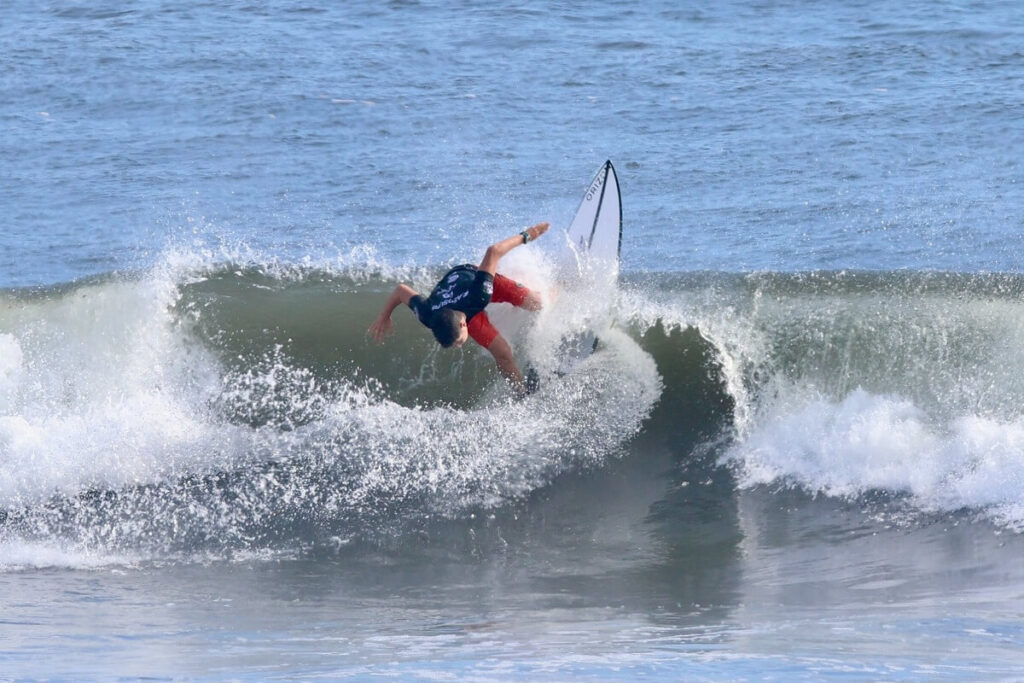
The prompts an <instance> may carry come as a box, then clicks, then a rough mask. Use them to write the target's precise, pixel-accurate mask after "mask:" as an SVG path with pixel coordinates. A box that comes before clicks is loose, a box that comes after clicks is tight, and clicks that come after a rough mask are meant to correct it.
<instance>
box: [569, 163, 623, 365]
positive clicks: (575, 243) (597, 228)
mask: <svg viewBox="0 0 1024 683" xmlns="http://www.w3.org/2000/svg"><path fill="white" fill-rule="evenodd" d="M565 236H566V245H567V247H568V252H569V254H570V256H569V257H567V258H566V259H564V261H563V264H564V265H565V266H566V267H565V268H563V269H562V278H561V279H562V285H563V287H565V288H566V289H568V290H573V289H576V290H579V289H597V290H601V289H614V287H615V286H616V285H617V283H618V279H619V253H620V252H621V249H622V202H621V201H620V197H619V179H618V176H616V175H615V167H614V166H612V162H611V161H606V162H604V165H603V166H601V168H600V169H599V170H598V172H597V175H595V176H594V179H593V180H592V181H591V182H590V185H589V186H587V190H586V192H585V193H584V195H583V200H582V201H581V202H580V206H579V208H578V209H577V210H576V216H575V217H574V218H573V219H572V223H570V224H569V229H568V230H567V231H566V234H565ZM594 293H595V294H596V295H597V296H601V297H607V296H608V295H609V294H610V292H608V291H596V292H594ZM580 294H581V293H580V292H577V295H580ZM602 300H605V301H607V300H608V299H607V298H605V299H602ZM609 325H611V310H610V309H604V310H599V311H596V312H594V314H593V315H589V316H588V320H587V324H586V329H585V330H584V331H582V332H578V333H576V334H573V335H570V336H568V337H566V338H565V339H563V340H562V343H561V344H560V345H559V351H558V357H559V359H560V362H559V364H558V369H557V371H556V372H557V374H559V375H564V374H566V373H568V372H569V371H570V370H571V369H572V368H573V366H575V365H576V364H577V363H578V362H579V361H581V360H583V359H584V358H586V357H587V356H589V355H590V354H591V353H593V352H594V350H595V349H596V348H597V345H598V335H599V333H600V332H602V331H603V330H604V329H606V328H607V327H608V326H609Z"/></svg>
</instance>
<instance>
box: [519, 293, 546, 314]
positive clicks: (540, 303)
mask: <svg viewBox="0 0 1024 683" xmlns="http://www.w3.org/2000/svg"><path fill="white" fill-rule="evenodd" d="M522 307H523V308H525V309H526V310H528V311H539V310H540V309H542V308H544V297H543V296H541V293H540V292H538V291H535V290H532V289H531V290H530V292H529V294H527V295H526V297H525V298H524V299H523V303H522Z"/></svg>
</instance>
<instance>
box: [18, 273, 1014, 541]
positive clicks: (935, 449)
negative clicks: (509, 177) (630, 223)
mask: <svg viewBox="0 0 1024 683" xmlns="http://www.w3.org/2000/svg"><path fill="white" fill-rule="evenodd" d="M516 269H518V270H519V271H520V272H519V273H516V272H512V273H511V274H513V275H519V276H525V277H526V279H529V280H530V282H531V283H538V282H539V283H540V284H542V285H543V284H545V281H546V280H548V279H550V275H549V274H548V273H549V272H550V269H545V267H544V265H543V264H528V263H522V262H520V263H518V264H515V263H514V264H513V270H516ZM440 272H441V269H440V268H439V269H437V270H436V271H426V270H407V271H399V270H390V271H385V270H384V269H381V268H378V267H374V268H362V267H345V268H338V267H333V266H329V265H323V266H315V265H304V266H301V267H299V266H292V265H287V266H282V265H280V264H273V263H269V264H268V263H260V262H246V263H233V262H215V263H196V262H195V259H190V258H185V259H181V258H171V257H168V259H167V260H166V262H165V264H164V265H163V266H161V267H159V268H155V269H153V270H152V271H150V272H146V273H142V274H136V275H132V276H120V275H117V276H115V275H111V276H108V277H104V278H97V279H92V280H87V281H80V282H76V283H72V284H68V285H63V286H59V287H53V288H49V289H38V290H31V291H29V290H15V291H6V292H3V293H0V458H2V467H0V509H3V510H4V513H3V514H4V520H5V523H4V524H3V527H2V534H3V540H5V541H6V542H8V543H11V542H17V543H22V544H38V543H44V544H45V543H58V544H64V545H69V546H73V547H75V548H78V549H82V548H86V549H88V548H102V549H104V550H106V551H108V552H110V553H119V554H121V555H124V554H127V555H128V556H131V555H132V554H137V555H139V556H142V557H154V556H155V557H174V556H183V557H194V556H195V555H196V554H197V553H199V554H206V553H209V554H212V555H215V556H221V555H224V554H232V553H238V552H252V551H256V552H262V551H271V552H273V551H278V550H281V549H294V548H302V547H308V546H318V545H325V544H326V545H329V544H337V543H341V542H345V541H346V540H347V539H350V538H352V537H353V536H355V535H366V534H371V535H372V534H374V533H380V532H385V533H387V532H390V531H393V530H394V529H395V528H396V525H397V526H401V525H403V524H406V523H409V522H410V520H412V521H413V522H414V521H415V520H423V519H429V518H433V517H443V518H460V517H464V516H468V515H472V514H475V513H476V512H477V511H480V510H487V509H494V508H498V507H501V506H507V505H509V504H516V503H517V502H519V501H524V500H527V499H528V498H529V497H530V496H531V495H532V494H534V493H535V492H537V491H538V490H540V489H543V488H544V487H546V486H550V485H557V481H558V478H559V477H560V476H562V475H565V474H566V473H571V472H577V471H580V470H585V469H587V468H592V467H600V466H601V465H603V464H604V463H606V462H607V461H608V460H609V459H612V458H618V457H622V456H623V455H629V456H630V457H643V452H642V451H643V446H642V444H644V443H651V442H652V440H654V441H657V442H662V443H668V444H676V445H677V448H679V449H681V450H682V451H685V452H681V453H680V457H681V458H684V457H696V456H694V455H693V454H692V453H693V452H692V444H700V443H703V444H705V445H706V446H707V448H705V449H704V452H710V453H713V454H714V456H713V458H712V466H716V464H715V463H717V466H722V465H724V466H727V467H729V468H731V469H732V471H733V472H734V474H735V482H736V485H737V486H738V487H739V488H748V487H756V486H764V485H771V486H776V487H777V486H783V487H786V486H798V487H801V488H803V489H806V490H808V491H811V492H813V493H816V494H825V495H835V496H843V497H850V498H856V497H859V496H863V495H865V494H872V493H874V492H884V493H886V494H890V495H891V496H892V497H894V498H895V499H898V500H900V501H902V504H903V505H906V506H908V507H909V508H910V509H913V510H920V511H925V512H929V513H930V512H935V511H939V512H946V511H956V510H961V509H965V508H966V509H969V510H973V511H975V512H976V513H977V514H979V515H982V516H984V517H986V518H988V519H990V520H994V521H996V522H998V523H1001V524H1004V525H1006V526H1009V527H1011V528H1017V527H1020V526H1022V525H1024V487H1022V486H1020V482H1021V481H1024V417H1022V412H1021V409H1020V405H1021V403H1022V401H1021V399H1022V398H1024V379H1022V373H1021V372H1020V371H1019V370H1020V368H1021V366H1022V365H1024V352H1022V351H1021V348H1022V344H1021V340H1022V337H1024V330H1022V323H1021V321H1022V320H1024V316H1022V313H1024V310H1022V307H1024V304H1022V303H1021V301H1022V297H1021V295H1022V293H1024V279H1022V278H1020V277H1016V276H994V275H993V276H981V275H978V276H960V275H948V274H907V273H897V274H863V273H852V274H851V273H818V274H807V275H773V274H757V275H722V274H688V275H634V276H632V277H627V278H625V279H626V282H625V284H624V285H622V286H621V287H620V289H618V290H617V291H613V292H603V293H596V292H592V291H589V292H587V293H585V294H572V293H569V292H563V293H562V294H561V296H560V297H558V298H556V299H555V300H554V301H553V302H552V303H551V305H550V306H549V308H548V309H546V310H545V311H544V312H542V313H541V314H539V315H533V314H528V313H525V312H522V311H518V310H514V309H512V308H511V307H507V306H495V307H494V309H493V310H494V312H493V314H492V319H494V320H495V322H496V324H497V325H498V326H499V327H500V328H501V329H502V330H504V331H505V332H506V336H508V337H509V338H510V341H511V342H512V343H513V345H514V346H515V347H516V348H517V349H519V351H518V356H519V359H520V361H521V362H523V363H529V364H531V365H533V366H534V367H537V368H540V369H541V370H542V371H543V370H545V369H549V368H551V367H554V364H555V363H556V362H557V353H556V349H557V347H558V341H559V339H560V338H561V337H562V335H563V334H565V333H567V332H571V331H572V330H573V329H575V328H576V327H578V326H580V325H581V324H583V321H585V320H586V319H587V314H588V309H589V308H591V307H593V305H594V304H595V302H599V301H604V300H605V299H606V298H607V297H612V298H613V301H614V307H615V310H616V315H617V319H618V326H617V328H616V329H615V330H613V331H612V332H609V333H608V334H606V335H604V336H603V337H602V343H601V347H600V349H599V351H598V352H597V353H595V354H594V355H593V356H591V357H590V358H588V359H587V360H586V361H584V362H583V363H582V364H581V365H580V366H579V367H577V368H576V370H575V371H574V372H573V373H571V374H570V375H568V376H567V377H565V378H562V379H554V378H552V377H550V376H549V378H548V379H547V381H545V382H544V384H543V386H542V389H541V391H539V392H538V393H537V394H535V395H533V396H531V397H529V398H528V399H526V400H524V401H522V402H515V401H512V400H511V398H510V396H509V394H508V392H507V390H506V389H505V388H504V385H503V383H502V382H501V381H500V379H499V378H498V376H497V374H496V372H495V371H494V368H493V363H492V362H491V360H490V358H489V356H487V355H486V354H485V353H484V352H482V351H479V350H467V351H462V352H451V351H443V350H440V349H438V348H437V347H436V345H435V344H434V343H433V342H432V340H431V338H430V336H429V334H428V333H427V332H426V331H425V330H423V329H422V328H421V327H420V326H419V325H418V324H417V323H416V322H415V321H414V320H413V318H412V316H411V315H408V314H406V313H405V312H403V311H401V310H400V311H397V312H396V314H395V322H396V328H397V334H396V335H395V337H394V338H392V339H391V340H389V342H388V343H387V344H385V345H376V344H373V343H371V342H370V341H369V340H367V339H366V337H365V330H366V327H367V325H368V324H369V322H370V321H371V320H372V319H373V317H374V316H375V315H376V313H377V311H378V310H379V308H380V306H381V305H382V303H383V300H384V298H385V297H386V295H387V293H388V292H389V291H390V289H391V287H393V285H394V283H395V281H397V280H399V279H404V280H406V281H411V282H413V284H414V285H415V286H417V287H418V288H420V289H424V290H425V289H428V288H429V286H430V285H431V284H432V282H433V279H434V278H435V277H437V275H438V274H439V273H440ZM687 444H688V445H687ZM587 504H591V505H599V504H600V502H599V501H596V500H595V501H589V503H587Z"/></svg>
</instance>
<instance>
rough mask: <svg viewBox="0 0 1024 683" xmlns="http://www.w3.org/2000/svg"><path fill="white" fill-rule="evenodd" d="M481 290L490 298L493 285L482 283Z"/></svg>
mask: <svg viewBox="0 0 1024 683" xmlns="http://www.w3.org/2000/svg"><path fill="white" fill-rule="evenodd" d="M483 290H484V294H486V295H487V296H491V294H493V293H494V283H493V282H491V281H490V280H488V281H487V282H485V283H484V286H483Z"/></svg>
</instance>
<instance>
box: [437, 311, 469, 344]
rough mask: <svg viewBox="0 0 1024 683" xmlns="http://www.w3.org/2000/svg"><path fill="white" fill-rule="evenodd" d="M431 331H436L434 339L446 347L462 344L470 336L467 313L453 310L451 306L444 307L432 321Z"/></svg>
mask: <svg viewBox="0 0 1024 683" xmlns="http://www.w3.org/2000/svg"><path fill="white" fill-rule="evenodd" d="M430 331H431V332H433V333H434V339H436V340H437V343H438V344H440V345H441V346H443V347H444V348H446V349H447V348H451V347H453V346H454V347H455V348H458V347H460V346H462V344H463V342H465V341H466V338H467V337H468V336H469V329H468V328H467V327H466V314H465V313H463V312H462V311H453V310H452V309H450V308H445V309H442V310H441V311H438V312H437V314H435V315H434V319H433V320H432V321H431V322H430Z"/></svg>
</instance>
